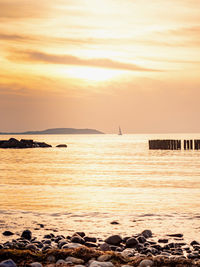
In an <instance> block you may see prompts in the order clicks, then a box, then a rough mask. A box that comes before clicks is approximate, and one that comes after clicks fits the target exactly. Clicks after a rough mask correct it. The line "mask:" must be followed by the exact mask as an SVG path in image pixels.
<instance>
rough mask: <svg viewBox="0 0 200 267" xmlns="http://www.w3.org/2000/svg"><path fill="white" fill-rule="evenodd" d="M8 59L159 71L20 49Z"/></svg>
mask: <svg viewBox="0 0 200 267" xmlns="http://www.w3.org/2000/svg"><path fill="white" fill-rule="evenodd" d="M8 59H10V60H11V61H13V60H17V61H28V62H31V63H32V62H36V63H51V64H64V65H77V66H87V67H96V68H107V69H117V70H128V71H159V70H155V69H150V68H144V67H141V66H139V65H136V64H131V63H125V62H120V61H115V60H112V59H109V58H92V59H83V58H79V57H76V56H72V55H66V54H64V55H56V54H47V53H43V52H38V51H20V52H19V51H15V53H14V54H12V55H9V56H8Z"/></svg>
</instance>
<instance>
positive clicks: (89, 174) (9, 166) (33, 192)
mask: <svg viewBox="0 0 200 267" xmlns="http://www.w3.org/2000/svg"><path fill="white" fill-rule="evenodd" d="M159 137H160V138H165V137H166V138H167V137H170V138H171V136H164V135H161V136H153V135H149V136H148V135H123V136H117V135H92V136H86V135H79V136H78V135H45V136H28V137H27V136H20V137H19V136H16V138H28V139H30V138H33V139H34V140H37V141H40V140H41V141H45V142H47V143H50V144H52V145H53V148H48V149H25V150H11V149H8V150H1V165H0V206H1V209H2V210H11V211H15V210H16V211H18V212H20V211H24V210H26V211H31V212H41V213H51V212H59V213H60V214H63V212H66V211H67V212H69V213H73V214H76V213H77V212H91V213H92V212H97V213H98V214H104V213H105V212H106V213H107V214H110V215H109V216H110V217H113V216H118V218H122V217H120V216H124V215H126V216H130V215H131V214H132V215H133V214H134V216H140V215H142V214H148V213H149V214H150V213H153V214H160V215H163V216H164V214H169V215H170V214H171V213H174V212H175V213H176V214H179V215H181V214H182V213H183V212H184V213H186V214H190V215H191V216H193V215H194V214H196V213H198V211H199V204H198V203H199V199H200V194H199V189H200V183H199V180H200V169H199V166H200V151H184V150H182V151H149V150H148V142H147V141H148V139H149V138H159ZM7 138H9V136H1V139H7ZM173 138H180V139H183V138H188V139H191V138H198V136H197V135H189V136H186V135H185V136H184V135H173ZM59 143H66V144H67V145H68V148H67V149H66V148H64V149H63V148H56V147H55V145H57V144H59ZM103 216H104V215H102V218H103ZM177 216H178V215H177ZM68 219H69V218H68ZM196 220H198V218H196ZM90 222H92V219H90ZM73 223H75V222H73ZM74 225H75V224H74ZM129 226H130V225H129Z"/></svg>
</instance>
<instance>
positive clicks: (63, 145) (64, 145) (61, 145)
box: [56, 144, 67, 147]
mask: <svg viewBox="0 0 200 267" xmlns="http://www.w3.org/2000/svg"><path fill="white" fill-rule="evenodd" d="M56 147H67V145H66V144H60V145H57V146H56Z"/></svg>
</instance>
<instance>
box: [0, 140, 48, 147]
mask: <svg viewBox="0 0 200 267" xmlns="http://www.w3.org/2000/svg"><path fill="white" fill-rule="evenodd" d="M35 147H52V146H51V145H49V144H47V143H45V142H36V141H33V140H28V139H21V140H20V141H19V140H17V139H15V138H10V139H9V140H0V148H35Z"/></svg>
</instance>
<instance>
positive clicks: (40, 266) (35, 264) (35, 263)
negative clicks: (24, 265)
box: [30, 262, 42, 267]
mask: <svg viewBox="0 0 200 267" xmlns="http://www.w3.org/2000/svg"><path fill="white" fill-rule="evenodd" d="M30 266H31V267H42V264H41V263H39V262H33V263H31V264H30Z"/></svg>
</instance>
